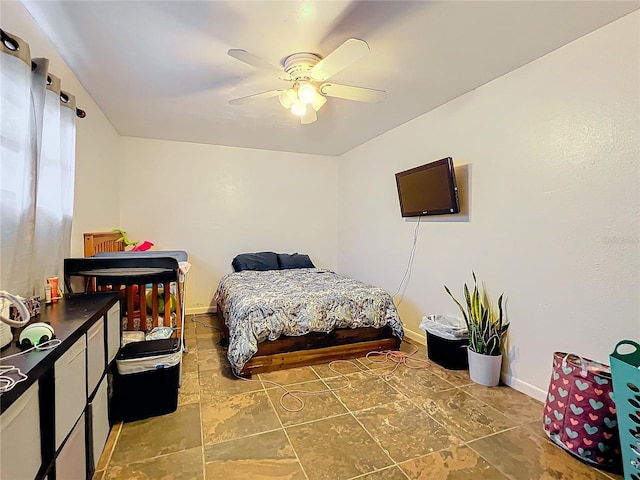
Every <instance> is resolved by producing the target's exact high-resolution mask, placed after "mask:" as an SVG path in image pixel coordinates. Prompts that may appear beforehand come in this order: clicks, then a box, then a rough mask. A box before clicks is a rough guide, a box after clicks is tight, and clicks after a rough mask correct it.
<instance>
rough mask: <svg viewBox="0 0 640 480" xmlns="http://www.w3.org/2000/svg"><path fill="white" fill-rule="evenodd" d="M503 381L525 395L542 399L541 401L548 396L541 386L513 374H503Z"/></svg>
mask: <svg viewBox="0 0 640 480" xmlns="http://www.w3.org/2000/svg"><path fill="white" fill-rule="evenodd" d="M502 381H503V382H504V383H506V384H507V385H509V386H510V387H511V388H513V389H515V390H518V391H519V392H522V393H524V394H525V395H529V396H530V397H533V398H535V399H536V400H540V401H541V402H544V401H545V398H546V396H547V392H546V390H541V389H540V388H538V387H536V386H534V385H531V384H530V383H527V382H523V381H522V380H520V379H518V378H516V377H513V376H511V375H503V376H502Z"/></svg>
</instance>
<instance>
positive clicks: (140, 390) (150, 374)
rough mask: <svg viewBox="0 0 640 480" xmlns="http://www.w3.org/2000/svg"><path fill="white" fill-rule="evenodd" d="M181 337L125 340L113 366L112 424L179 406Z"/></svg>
mask: <svg viewBox="0 0 640 480" xmlns="http://www.w3.org/2000/svg"><path fill="white" fill-rule="evenodd" d="M181 361H182V351H181V348H180V339H178V338H167V339H161V340H149V341H144V342H133V343H128V344H126V345H125V346H124V347H122V349H121V350H120V352H119V353H118V355H117V357H116V362H115V368H114V369H113V370H114V371H113V396H112V399H111V404H110V411H109V418H110V420H111V422H112V423H115V422H118V421H124V422H131V421H134V420H141V419H143V418H148V417H155V416H158V415H165V414H167V413H171V412H175V410H176V408H178V389H179V387H180V367H181Z"/></svg>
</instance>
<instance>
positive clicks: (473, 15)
mask: <svg viewBox="0 0 640 480" xmlns="http://www.w3.org/2000/svg"><path fill="white" fill-rule="evenodd" d="M23 3H24V4H25V6H26V8H27V9H28V10H29V12H30V13H31V15H32V16H33V17H34V19H35V20H36V22H37V23H38V24H39V25H40V27H41V28H42V30H43V31H44V32H45V34H46V35H47V36H48V38H49V39H50V41H51V43H52V44H53V45H54V47H56V49H57V50H58V52H60V54H61V56H62V57H63V58H64V60H65V61H66V62H67V64H68V65H69V67H70V68H71V69H72V70H73V72H74V73H75V74H76V76H77V77H78V79H79V80H80V82H82V84H83V85H84V87H85V88H86V90H87V91H88V92H89V94H90V95H91V96H92V97H93V99H94V100H95V101H96V102H97V104H98V105H99V106H100V108H101V109H102V111H103V112H104V113H105V115H106V116H107V117H108V118H109V120H110V121H111V123H112V124H113V126H114V127H115V128H116V130H117V131H118V132H119V133H120V134H121V135H127V136H135V137H147V138H157V139H167V140H178V141H184V142H197V143H208V144H217V145H231V146H239V147H249V148H260V149H269V150H282V151H291V152H303V153H317V154H325V155H340V154H342V153H344V152H346V151H348V150H351V149H352V148H354V147H356V146H358V145H360V144H362V143H364V142H366V141H368V140H370V139H372V138H374V137H376V136H378V135H380V134H381V133H383V132H386V131H388V130H390V129H392V128H394V127H397V126H398V125H401V124H403V123H405V122H407V121H408V120H411V119H412V118H415V117H417V116H419V115H421V114H423V113H425V112H428V111H430V110H432V109H434V108H436V107H438V106H439V105H442V104H444V103H446V102H448V101H450V100H452V99H453V98H456V97H458V96H460V95H462V94H464V93H466V92H468V91H470V90H473V89H475V88H477V87H479V86H480V85H483V84H484V83H486V82H489V81H490V80H493V79H495V78H497V77H499V76H501V75H504V74H505V73H507V72H509V71H512V70H514V69H515V68H518V67H519V66H521V65H524V64H526V63H528V62H531V61H532V60H534V59H536V58H539V57H540V56H542V55H545V54H546V53H548V52H550V51H552V50H555V49H557V48H559V47H560V46H562V45H565V44H566V43H568V42H570V41H572V40H575V39H577V38H579V37H581V36H583V35H585V34H587V33H589V32H591V31H593V30H595V29H597V28H599V27H601V26H603V25H605V24H607V23H610V22H612V21H613V20H615V19H617V18H620V17H622V16H624V15H626V14H627V13H630V12H631V11H633V10H636V9H638V8H639V3H638V1H632V2H630V1H597V2H596V1H544V0H539V1H526V2H519V1H495V2H493V1H468V2H467V1H442V2H427V1H409V2H401V1H373V2H362V1H351V2H349V1H317V2H305V1H298V2H294V1H283V2H281V1H215V2H209V1H173V2H171V1H141V2H113V1H60V0H53V1H24V2H23ZM350 37H355V38H360V39H363V40H366V41H367V42H368V44H369V47H370V49H371V52H370V53H369V54H367V55H366V56H365V57H364V58H362V59H361V60H359V61H358V62H357V63H355V64H353V65H351V66H350V67H349V68H347V69H345V70H343V71H342V72H340V73H338V74H336V75H335V76H334V77H332V79H331V80H332V81H334V82H336V83H343V84H347V85H357V86H363V87H368V88H375V89H383V90H386V91H387V92H388V95H387V99H386V100H385V101H384V102H382V103H378V104H366V103H360V102H353V101H347V100H342V99H337V98H330V99H329V101H328V102H327V104H326V105H325V107H324V108H323V109H322V110H320V111H319V112H318V121H317V122H315V123H313V124H311V125H300V122H299V120H298V118H297V117H294V116H293V115H292V114H291V113H289V112H288V111H286V110H284V109H283V108H282V107H281V106H280V104H279V102H278V99H277V98H276V97H274V98H270V99H266V100H261V101H259V102H253V103H249V104H244V105H240V106H233V105H229V104H228V100H230V99H233V98H236V97H243V96H246V95H250V94H254V93H259V92H263V91H266V90H271V89H274V88H283V87H286V86H288V85H289V83H288V82H283V81H282V80H279V79H278V78H277V75H275V76H274V75H273V74H271V73H269V72H268V71H264V70H258V69H255V68H253V67H251V66H249V65H247V64H244V63H241V62H239V61H238V60H235V59H233V58H231V57H229V56H228V55H227V50H228V49H230V48H240V49H245V50H247V51H249V52H251V53H253V54H255V55H258V56H260V57H262V58H264V59H266V60H268V61H270V62H271V63H274V64H280V65H281V64H282V61H283V59H284V58H285V57H286V56H288V55H290V54H292V53H294V52H313V53H317V54H319V55H321V56H326V55H328V54H329V53H330V52H331V51H332V50H333V49H334V48H336V47H337V46H338V45H340V44H341V43H342V42H343V41H344V40H346V39H347V38H350ZM80 107H82V106H81V105H80ZM487 121H490V119H487Z"/></svg>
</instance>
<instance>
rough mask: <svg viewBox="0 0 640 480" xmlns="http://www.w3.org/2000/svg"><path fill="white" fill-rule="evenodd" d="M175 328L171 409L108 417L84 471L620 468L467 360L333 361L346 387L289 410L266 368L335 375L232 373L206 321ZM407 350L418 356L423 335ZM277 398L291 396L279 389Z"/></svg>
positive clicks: (110, 479)
mask: <svg viewBox="0 0 640 480" xmlns="http://www.w3.org/2000/svg"><path fill="white" fill-rule="evenodd" d="M197 320H198V321H201V322H204V323H206V324H211V325H215V324H216V322H217V319H216V318H215V317H206V316H200V317H197ZM185 332H186V335H185V336H186V343H187V347H188V349H189V353H187V354H185V356H184V360H183V362H184V363H183V369H184V373H183V384H182V388H181V390H180V394H179V398H178V410H177V411H176V412H175V413H172V414H169V415H164V416H161V417H155V418H150V419H146V420H141V421H137V422H131V423H127V424H119V425H115V426H114V427H113V428H112V431H111V434H110V436H109V440H108V442H107V446H106V448H105V450H104V453H103V455H102V457H101V458H100V461H99V463H98V466H97V467H98V468H97V471H96V473H95V475H94V480H115V479H118V480H130V479H149V480H169V479H171V480H173V479H175V480H182V479H184V480H200V479H202V480H204V479H207V480H213V479H224V480H233V479H243V480H244V479H261V480H268V479H289V480H297V479H309V480H348V479H361V480H406V479H416V480H417V479H428V480H440V479H449V480H453V479H496V480H500V479H522V480H532V479H554V480H563V479H566V480H570V479H571V480H607V479H611V478H613V479H621V478H622V477H620V476H615V475H611V474H607V473H604V472H601V471H599V470H595V469H593V468H590V467H588V466H586V465H584V464H582V463H580V462H578V461H577V460H575V459H573V458H572V457H570V456H569V455H568V454H566V453H565V452H563V451H562V450H560V449H559V448H558V447H556V446H554V445H553V444H551V443H550V442H549V441H548V440H547V439H546V437H545V436H544V434H543V432H542V430H541V424H540V416H541V411H542V404H541V403H539V402H537V401H535V400H533V399H531V398H529V397H527V396H525V395H523V394H521V393H519V392H517V391H515V390H513V389H511V388H508V387H496V388H485V387H482V386H479V385H476V384H474V383H472V382H471V381H470V380H469V377H468V373H467V372H456V371H447V370H445V369H443V368H441V367H439V366H438V365H436V364H432V365H431V366H430V367H429V368H427V369H423V370H410V369H406V368H404V367H402V368H400V369H399V370H398V371H397V372H396V373H395V374H394V375H393V377H391V378H389V379H388V380H385V379H383V378H381V377H371V376H368V375H365V374H363V373H361V372H360V369H362V370H367V369H371V370H372V371H373V370H374V369H376V368H379V366H377V365H373V364H371V362H369V361H367V360H366V359H360V360H358V361H356V362H355V363H356V364H357V365H358V368H356V367H355V366H353V365H350V364H346V363H342V364H339V365H337V367H336V368H337V369H338V370H340V371H341V372H344V373H345V374H347V375H348V377H349V379H350V383H351V387H350V388H345V389H342V390H339V391H335V392H328V393H322V394H318V395H306V396H304V397H303V398H304V402H305V407H304V409H303V410H302V411H300V412H298V413H291V412H287V411H286V410H284V409H282V408H281V406H280V397H281V396H282V390H280V389H278V388H275V387H274V386H273V385H272V384H270V383H268V382H267V381H268V380H269V381H273V382H278V383H280V384H282V385H287V386H289V388H290V389H300V390H305V391H318V390H325V389H327V387H333V388H338V387H340V386H343V385H344V384H345V383H346V381H345V379H344V378H342V377H340V376H337V375H336V374H335V373H334V372H332V371H331V370H330V369H329V368H328V365H318V366H313V367H304V368H298V369H293V370H283V371H280V372H274V373H268V374H261V375H259V378H256V380H257V381H254V382H247V381H243V380H237V379H235V378H233V377H232V376H231V375H230V373H229V368H228V364H227V363H226V359H225V352H224V349H222V348H221V347H219V346H218V345H217V341H218V339H219V335H218V333H217V332H216V331H215V330H212V329H210V328H205V327H204V326H201V325H198V324H196V323H193V322H188V325H187V327H186V330H185ZM403 349H404V350H406V351H411V350H412V349H413V347H412V345H410V344H403ZM416 356H417V357H419V358H426V356H425V354H424V347H420V350H419V352H418V353H417V354H416ZM378 371H380V370H378ZM256 377H257V376H256ZM283 403H284V405H285V406H287V407H289V408H291V409H295V408H296V407H297V404H296V402H295V400H293V399H291V398H290V397H289V398H285V399H284V400H283Z"/></svg>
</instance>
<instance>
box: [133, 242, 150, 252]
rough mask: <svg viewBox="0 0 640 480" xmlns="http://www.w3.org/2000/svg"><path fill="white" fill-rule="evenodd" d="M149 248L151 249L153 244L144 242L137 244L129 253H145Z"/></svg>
mask: <svg viewBox="0 0 640 480" xmlns="http://www.w3.org/2000/svg"><path fill="white" fill-rule="evenodd" d="M151 247H153V243H151V242H150V241H148V240H145V241H144V242H141V243H139V244H137V245H136V246H135V247H133V248H132V249H131V250H130V251H131V252H145V251H147V250H149V249H150V248H151Z"/></svg>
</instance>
